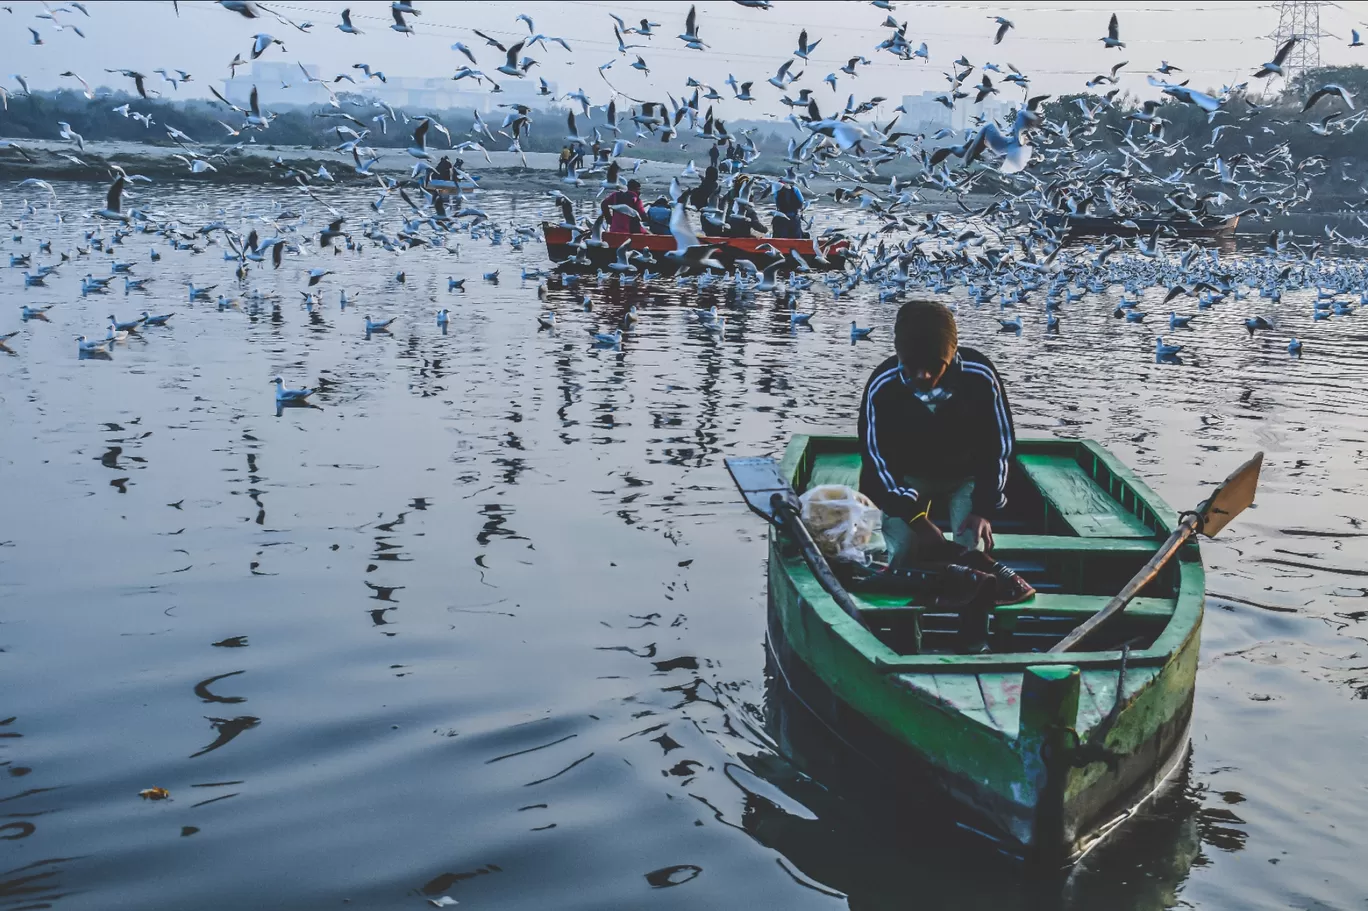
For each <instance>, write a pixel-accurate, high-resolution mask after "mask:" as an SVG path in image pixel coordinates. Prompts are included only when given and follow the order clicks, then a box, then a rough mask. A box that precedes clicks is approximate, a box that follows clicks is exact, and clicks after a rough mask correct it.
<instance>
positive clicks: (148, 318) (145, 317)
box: [142, 310, 176, 326]
mask: <svg viewBox="0 0 1368 911" xmlns="http://www.w3.org/2000/svg"><path fill="white" fill-rule="evenodd" d="M175 315H176V314H174V313H163V314H161V315H159V316H152V315H150V314H149V313H148V312H147V311H146V310H144V311H143V312H142V321H143V325H146V326H165V325H166V324H167V323H168V322H169V321H170V320H171V317H173V316H175Z"/></svg>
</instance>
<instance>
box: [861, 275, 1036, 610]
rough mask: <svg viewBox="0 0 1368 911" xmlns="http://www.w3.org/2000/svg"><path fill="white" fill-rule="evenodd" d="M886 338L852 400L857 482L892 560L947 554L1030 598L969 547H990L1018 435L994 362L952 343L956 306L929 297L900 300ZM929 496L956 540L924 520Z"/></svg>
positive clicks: (1003, 595)
mask: <svg viewBox="0 0 1368 911" xmlns="http://www.w3.org/2000/svg"><path fill="white" fill-rule="evenodd" d="M893 347H894V350H895V352H896V353H895V354H894V355H893V356H892V357H890V358H888V359H887V360H885V361H884V362H883V363H881V364H879V366H878V367H876V368H875V369H874V373H873V375H872V376H871V377H870V378H869V382H868V384H867V385H866V386H865V391H864V397H863V399H862V401H861V402H860V444H861V448H862V454H863V464H862V466H861V470H860V491H861V492H862V493H864V494H865V495H866V496H867V497H869V498H870V499H871V500H873V501H874V503H875V505H877V506H878V507H879V508H880V509H881V510H882V511H883V513H884V520H883V535H884V539H885V541H886V543H887V545H888V555H889V565H890V567H891V568H892V569H902V568H906V567H911V566H913V565H914V564H926V563H928V562H932V563H936V562H948V563H955V564H959V565H964V566H967V567H968V568H970V569H972V570H975V571H978V572H985V573H989V574H991V575H993V576H995V577H996V580H997V594H996V600H997V602H998V603H1000V604H1006V603H1014V602H1016V601H1021V600H1024V599H1025V598H1028V597H1030V596H1031V595H1032V594H1034V590H1033V589H1031V587H1030V586H1029V585H1027V584H1026V582H1025V581H1024V580H1022V579H1021V578H1020V577H1019V576H1017V575H1016V574H1015V573H1013V572H1012V571H1011V570H1010V569H1008V568H1007V567H1005V566H1003V565H1002V564H999V563H996V562H994V561H991V560H989V559H988V558H987V557H986V556H985V555H983V554H978V553H977V551H978V550H979V549H980V548H981V549H983V550H986V551H991V550H992V548H993V524H992V520H993V519H994V517H996V516H997V514H998V511H999V510H1000V509H1002V507H1004V506H1005V505H1006V504H1007V496H1006V490H1007V471H1008V466H1009V464H1010V462H1011V458H1012V449H1013V446H1014V444H1015V440H1016V437H1015V431H1014V430H1013V426H1012V410H1011V406H1010V405H1008V403H1007V395H1006V393H1005V392H1004V391H1003V388H1002V380H1001V378H1000V377H999V376H998V373H997V370H996V369H994V367H993V364H992V362H991V361H989V360H988V358H987V356H986V355H984V354H981V353H980V352H978V351H975V350H974V349H972V348H961V347H959V332H958V329H957V327H956V325H955V317H954V315H953V314H952V313H951V312H950V310H949V309H948V308H947V307H945V306H944V305H942V304H938V303H934V302H931V301H912V302H910V303H907V304H904V305H903V306H902V308H901V309H900V310H899V311H898V316H897V319H896V322H895V324H894V328H893ZM933 500H943V501H944V502H945V505H946V507H948V509H947V512H948V514H949V520H950V528H951V530H952V531H953V532H954V536H955V544H957V545H959V546H958V547H955V546H953V545H949V546H948V549H947V545H948V542H946V541H945V539H944V537H943V536H942V535H941V533H940V531H939V530H938V529H937V528H936V527H935V526H934V525H933V524H932V523H931V521H930V519H929V517H928V512H929V510H930V506H931V503H932V501H933Z"/></svg>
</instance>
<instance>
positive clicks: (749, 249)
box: [542, 223, 849, 272]
mask: <svg viewBox="0 0 1368 911" xmlns="http://www.w3.org/2000/svg"><path fill="white" fill-rule="evenodd" d="M542 234H543V236H544V237H545V238H546V255H547V256H548V257H549V258H550V259H551V260H552V261H553V262H558V263H563V264H565V265H566V266H569V265H570V263H569V262H567V261H568V260H571V259H572V258H573V257H575V256H576V254H577V253H579V252H580V251H579V248H578V247H577V246H576V245H575V244H573V243H572V242H571V241H572V238H573V235H572V233H571V231H570V229H569V228H565V227H562V226H560V225H553V224H549V223H543V225H542ZM603 241H604V245H603V246H601V247H592V246H586V247H585V248H584V254H585V255H586V256H587V257H588V259H589V264H587V265H585V266H583V267H582V268H585V269H589V270H593V269H597V268H600V267H603V266H606V265H608V264H609V263H611V262H613V261H614V260H615V259H616V258H617V251H618V248H619V247H621V246H622V245H623V244H628V245H629V247H630V249H632V250H637V251H640V252H642V253H649V254H650V255H651V257H652V258H653V259H655V263H654V264H653V265H651V266H650V269H651V271H652V272H671V271H674V269H675V267H674V266H673V265H672V264H671V263H670V261H669V260H667V259H666V258H665V254H666V253H669V252H671V251H673V250H674V249H675V241H674V238H673V237H671V236H670V235H668V234H620V233H616V232H610V231H605V232H604V233H603ZM698 241H699V243H700V244H705V245H708V246H712V247H714V248H715V253H714V256H715V258H716V259H717V260H718V261H719V262H721V263H722V264H723V265H725V266H726V267H727V268H729V269H730V268H731V267H732V266H733V265H735V263H736V261H737V260H739V259H747V260H750V261H751V262H753V263H755V264H756V265H757V266H759V267H761V268H763V267H764V266H766V265H768V264H769V263H772V262H778V261H779V260H780V259H781V258H789V259H792V256H793V255H794V254H796V255H798V256H800V257H802V258H803V260H804V261H805V262H806V263H807V264H808V266H809V268H811V269H813V270H814V271H823V270H828V269H840V268H843V267H844V265H845V257H846V251H847V250H848V249H849V243H848V242H847V241H845V240H833V241H830V242H826V241H820V240H816V241H814V240H811V239H809V238H781V237H759V238H748V237H700V238H699V239H698Z"/></svg>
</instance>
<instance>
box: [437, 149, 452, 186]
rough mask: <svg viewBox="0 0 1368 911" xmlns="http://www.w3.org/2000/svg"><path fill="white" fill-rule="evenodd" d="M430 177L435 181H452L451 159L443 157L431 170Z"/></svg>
mask: <svg viewBox="0 0 1368 911" xmlns="http://www.w3.org/2000/svg"><path fill="white" fill-rule="evenodd" d="M432 176H433V178H434V179H435V180H442V181H446V182H447V183H451V181H452V169H451V159H450V158H448V157H447V156H445V155H443V156H442V160H441V161H439V162H437V167H436V168H434V169H433V172H432Z"/></svg>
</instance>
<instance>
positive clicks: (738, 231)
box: [726, 199, 768, 237]
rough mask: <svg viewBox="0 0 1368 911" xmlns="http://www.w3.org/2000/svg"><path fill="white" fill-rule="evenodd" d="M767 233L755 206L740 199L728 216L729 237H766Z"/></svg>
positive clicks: (727, 234)
mask: <svg viewBox="0 0 1368 911" xmlns="http://www.w3.org/2000/svg"><path fill="white" fill-rule="evenodd" d="M767 233H768V231H767V230H766V228H765V223H764V222H763V221H761V220H760V215H759V213H757V212H756V211H755V207H754V206H752V205H751V204H750V203H748V202H746V201H744V200H740V199H738V200H736V202H734V203H733V204H732V208H731V214H729V215H728V216H727V233H726V236H727V237H764V236H765V235H766V234H767Z"/></svg>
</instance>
